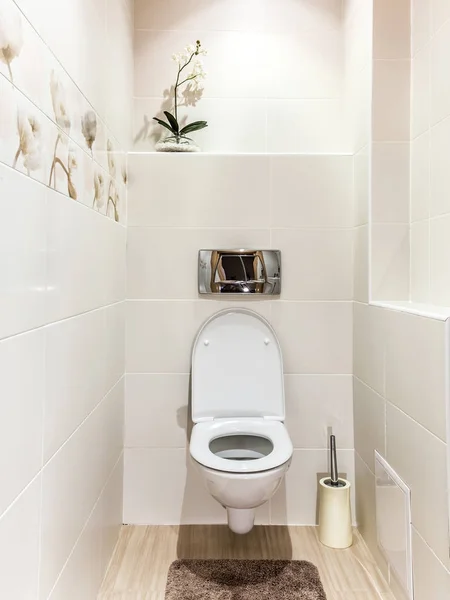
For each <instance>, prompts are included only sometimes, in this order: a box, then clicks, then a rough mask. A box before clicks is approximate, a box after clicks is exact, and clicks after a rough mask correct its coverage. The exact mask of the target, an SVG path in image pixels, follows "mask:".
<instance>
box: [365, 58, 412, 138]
mask: <svg viewBox="0 0 450 600" xmlns="http://www.w3.org/2000/svg"><path fill="white" fill-rule="evenodd" d="M409 97H410V61H409V60H375V61H374V63H373V113H372V117H373V122H372V134H373V139H374V141H385V142H405V141H408V140H409V126H410V120H409V103H410V100H409Z"/></svg>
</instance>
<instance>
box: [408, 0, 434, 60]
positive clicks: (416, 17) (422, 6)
mask: <svg viewBox="0 0 450 600" xmlns="http://www.w3.org/2000/svg"><path fill="white" fill-rule="evenodd" d="M431 3H432V0H412V4H411V26H412V40H411V41H412V53H413V55H414V54H415V53H416V52H417V51H418V50H419V49H420V48H421V47H422V46H423V45H424V44H426V43H427V42H428V41H429V40H430V35H431Z"/></svg>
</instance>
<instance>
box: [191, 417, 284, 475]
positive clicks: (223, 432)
mask: <svg viewBox="0 0 450 600" xmlns="http://www.w3.org/2000/svg"><path fill="white" fill-rule="evenodd" d="M236 435H250V436H252V435H253V436H257V437H261V438H266V439H267V440H269V441H270V442H271V444H272V446H273V450H272V451H271V452H270V454H268V455H267V456H263V457H261V458H256V459H251V460H234V459H228V458H221V457H220V456H217V455H216V454H214V452H212V451H211V449H210V444H211V442H212V441H213V440H215V439H217V438H220V437H228V436H236ZM190 452H191V456H192V458H193V459H194V460H195V461H197V462H198V463H200V464H201V465H203V466H204V467H207V468H209V469H213V470H215V471H222V472H225V473H259V472H261V471H268V470H270V469H275V468H277V467H279V466H281V465H282V464H284V463H286V462H288V461H289V460H290V459H291V457H292V452H293V447H292V442H291V439H290V437H289V434H288V432H287V429H286V427H285V426H284V424H283V423H281V422H280V421H270V420H267V419H252V418H240V419H215V420H212V421H206V422H203V423H197V424H196V425H194V428H193V430H192V436H191V443H190Z"/></svg>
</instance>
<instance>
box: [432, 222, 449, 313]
mask: <svg viewBox="0 0 450 600" xmlns="http://www.w3.org/2000/svg"><path fill="white" fill-rule="evenodd" d="M449 232H450V215H446V216H444V217H439V218H437V219H432V220H431V221H430V292H431V298H432V299H433V302H436V303H437V304H439V305H441V306H448V305H449V304H450V290H449V286H448V264H449V262H448V261H449V260H450V237H449Z"/></svg>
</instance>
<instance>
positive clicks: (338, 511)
mask: <svg viewBox="0 0 450 600" xmlns="http://www.w3.org/2000/svg"><path fill="white" fill-rule="evenodd" d="M350 489H351V484H350V482H349V481H347V480H346V479H341V478H338V479H337V482H336V481H334V482H333V481H332V480H331V479H330V477H324V478H323V479H321V480H320V482H319V540H320V541H321V542H322V544H324V545H325V546H329V547H330V548H348V547H349V546H351V545H352V543H353V532H352V512H351V506H350Z"/></svg>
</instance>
